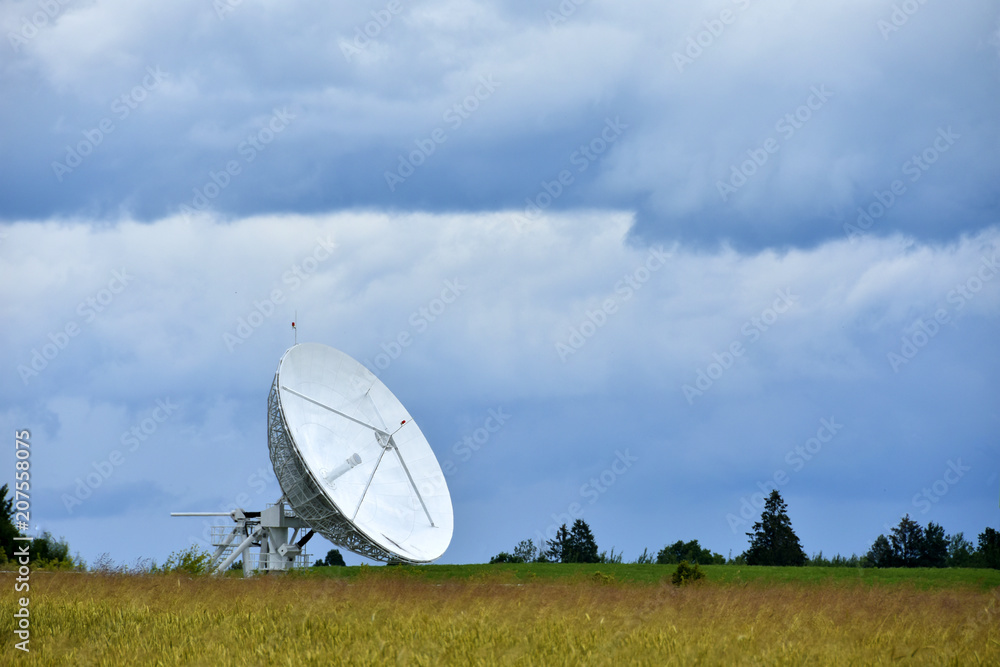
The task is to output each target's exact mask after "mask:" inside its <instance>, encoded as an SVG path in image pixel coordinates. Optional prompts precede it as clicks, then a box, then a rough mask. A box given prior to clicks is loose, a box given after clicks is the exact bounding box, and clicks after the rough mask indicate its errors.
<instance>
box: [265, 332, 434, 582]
mask: <svg viewBox="0 0 1000 667" xmlns="http://www.w3.org/2000/svg"><path fill="white" fill-rule="evenodd" d="M268 449H269V450H270V454H271V463H272V464H273V466H274V472H275V474H276V475H277V477H278V482H279V483H280V484H281V489H282V491H284V493H285V498H286V499H287V500H288V503H289V504H290V505H291V507H292V509H293V510H294V511H295V513H296V514H297V515H298V516H299V517H301V518H302V519H303V520H305V521H306V523H308V524H309V525H310V527H312V528H313V529H314V530H315V531H316V532H318V533H319V534H321V535H323V536H324V537H326V538H327V539H328V540H330V541H331V542H333V543H334V544H338V545H341V546H343V547H345V548H347V549H350V550H351V551H354V552H356V553H359V554H361V555H363V556H368V557H369V558H374V559H377V560H388V561H402V562H409V563H428V562H430V561H433V560H435V559H437V558H440V557H441V555H442V554H444V552H445V549H447V548H448V545H449V544H450V543H451V536H452V531H453V529H454V515H453V512H452V506H451V495H450V494H449V493H448V485H447V484H446V483H445V479H444V474H443V473H442V471H441V466H440V465H438V461H437V458H436V457H435V456H434V452H433V451H432V450H431V446H430V444H429V443H428V442H427V439H426V438H425V437H424V435H423V433H421V432H420V428H419V427H418V426H417V424H416V422H414V421H413V419H412V418H411V417H410V415H409V413H408V412H407V411H406V409H405V408H404V407H403V405H402V404H401V403H400V402H399V400H398V399H397V398H396V397H395V396H393V394H392V392H391V391H389V389H388V388H387V387H386V386H385V385H384V384H382V382H381V381H380V380H379V379H378V378H377V377H375V375H374V374H373V373H372V372H371V371H369V370H368V369H367V368H365V367H364V366H362V365H361V364H360V363H358V362H357V361H355V360H354V359H352V358H351V357H350V356H348V355H346V354H344V353H343V352H341V351H339V350H335V349H333V348H332V347H328V346H326V345H320V344H318V343H303V344H301V345H295V346H294V347H291V348H289V350H288V351H287V352H285V354H284V356H283V357H282V358H281V361H280V362H278V370H277V372H276V373H275V376H274V384H273V385H272V387H271V394H270V397H269V398H268ZM359 459H360V462H358V460H359Z"/></svg>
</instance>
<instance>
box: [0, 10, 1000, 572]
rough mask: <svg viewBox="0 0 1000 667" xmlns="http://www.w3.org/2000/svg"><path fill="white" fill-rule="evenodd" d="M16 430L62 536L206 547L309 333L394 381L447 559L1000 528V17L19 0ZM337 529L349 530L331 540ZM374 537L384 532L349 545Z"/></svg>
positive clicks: (0, 292) (13, 328)
mask: <svg viewBox="0 0 1000 667" xmlns="http://www.w3.org/2000/svg"><path fill="white" fill-rule="evenodd" d="M0 26H2V28H3V37H4V39H3V43H2V44H0V86H2V90H3V95H2V96H0V128H2V129H0V184H2V185H0V265H2V267H3V269H2V270H3V280H2V281H0V309H2V310H0V312H2V316H3V322H4V324H3V326H2V328H0V336H2V338H0V344H2V347H3V349H4V350H5V353H4V354H3V355H2V357H0V373H2V374H3V377H4V378H5V379H4V381H3V383H2V385H0V387H2V403H0V423H2V424H3V426H4V429H5V431H6V433H8V438H9V441H8V442H9V449H8V450H7V451H8V452H9V453H8V455H7V457H6V458H5V460H6V461H7V464H6V470H4V471H0V480H2V481H3V482H13V481H14V474H15V464H16V459H15V454H14V450H15V442H14V440H15V438H14V437H12V434H13V433H14V432H15V431H21V430H29V431H30V433H31V437H30V442H31V458H30V471H31V524H32V527H31V531H32V532H34V531H43V530H48V531H50V532H51V533H52V534H53V535H55V536H57V537H63V538H65V539H66V540H67V541H68V542H69V544H70V548H71V550H72V551H73V552H74V553H76V552H79V554H80V556H81V557H82V558H83V559H84V560H86V561H87V562H90V563H93V562H94V561H95V560H96V559H97V558H98V557H99V556H100V555H101V554H104V553H107V554H109V555H110V557H111V558H112V559H113V560H115V561H116V562H133V561H135V559H138V558H153V559H154V560H156V561H157V562H160V563H162V562H163V561H164V560H165V559H166V557H167V556H168V555H169V554H170V553H172V552H174V551H177V550H180V549H184V548H186V547H187V546H188V545H189V544H191V543H195V544H199V545H202V546H205V542H204V540H205V536H206V526H207V525H208V524H210V523H211V521H208V522H206V521H203V520H201V519H192V518H171V517H170V516H169V513H170V512H171V511H224V510H228V509H230V508H231V507H235V506H241V507H244V508H247V509H261V508H263V506H264V505H265V504H267V503H272V502H274V501H275V500H277V499H278V498H279V497H280V495H281V491H280V488H279V486H278V483H277V480H276V478H275V477H274V474H273V472H272V470H271V465H270V460H269V458H268V453H267V439H266V404H267V395H268V391H269V389H270V384H271V381H272V379H273V374H274V372H275V369H276V368H277V363H278V360H279V359H280V358H281V356H282V354H283V353H284V351H285V350H286V349H287V348H288V347H290V346H291V345H292V344H293V342H294V340H295V339H294V337H293V336H294V333H293V331H292V328H291V322H292V320H293V319H296V318H297V320H296V321H297V324H298V340H299V341H300V342H305V341H313V342H319V343H323V344H326V345H330V346H332V347H335V348H337V349H340V350H343V351H344V352H346V353H348V354H349V355H351V356H353V357H354V358H356V359H357V360H359V361H360V362H362V363H363V364H365V365H366V366H368V367H369V368H370V369H371V370H372V371H373V372H375V373H376V374H377V375H378V376H379V378H380V379H382V381H383V382H385V383H386V385H387V386H388V387H389V388H390V389H391V390H392V391H393V392H394V393H395V395H396V396H397V397H398V398H399V399H400V400H401V401H402V402H403V404H404V405H406V406H407V408H408V409H409V410H410V412H411V414H412V416H413V417H414V418H415V419H416V420H417V422H418V423H419V425H420V426H421V429H422V430H423V432H424V434H425V436H426V437H427V439H428V441H429V442H430V443H431V446H432V448H433V449H434V451H435V453H436V454H437V456H438V459H439V461H440V462H441V463H442V465H443V466H444V467H445V470H447V471H448V473H447V476H446V479H447V484H448V487H449V489H450V491H451V495H452V501H453V505H454V511H455V532H454V537H453V540H452V543H451V546H450V548H449V549H448V551H447V552H446V553H445V555H444V556H443V557H442V558H441V560H440V562H445V563H467V562H485V561H487V560H488V559H489V558H490V557H491V556H493V555H495V554H496V553H498V552H500V551H510V550H512V549H513V547H514V546H515V545H516V544H517V543H518V542H519V541H520V540H522V539H527V538H531V539H533V540H535V542H536V543H537V542H538V540H539V539H540V538H546V537H551V536H552V535H553V534H554V532H555V529H556V528H557V527H558V526H559V525H560V524H562V523H571V522H572V521H573V520H574V519H576V518H583V519H584V520H586V521H587V522H588V524H589V525H590V526H591V529H592V530H593V532H594V535H595V538H596V540H597V542H598V545H599V547H600V548H601V549H602V550H609V551H610V550H611V549H612V548H614V549H615V552H616V553H619V552H621V553H623V554H624V558H625V560H626V561H628V560H633V559H635V558H636V557H637V556H638V555H639V554H640V553H642V551H643V549H649V550H650V551H652V552H654V553H655V552H656V551H657V550H659V549H660V548H662V547H663V546H664V545H666V544H668V543H673V542H675V541H677V540H684V541H688V540H691V539H698V540H699V541H700V542H701V544H702V545H703V546H705V547H707V548H710V549H712V550H713V551H717V552H720V553H722V554H723V555H733V556H735V555H737V554H739V553H741V552H742V551H744V550H745V549H746V547H747V544H748V539H747V536H746V533H747V532H748V531H750V530H751V527H752V524H753V522H754V521H756V520H757V519H758V518H759V516H760V511H761V508H762V505H763V497H764V496H765V495H766V494H767V493H769V492H770V490H771V489H773V488H777V489H778V490H779V491H780V493H781V494H782V497H783V499H784V500H785V502H786V503H787V504H788V512H789V516H790V517H791V520H792V525H793V528H794V529H795V531H796V533H797V534H798V536H799V538H800V539H801V542H802V545H803V547H804V549H805V550H806V552H807V553H809V554H815V553H817V552H820V551H822V552H823V553H824V554H825V555H828V556H829V555H832V554H835V553H841V554H844V555H850V554H851V553H857V554H863V553H864V552H865V551H866V550H867V549H868V547H869V546H870V544H871V543H872V541H873V540H874V539H875V538H876V537H877V536H878V535H879V534H880V533H887V532H888V531H889V530H890V529H891V527H892V526H894V525H896V524H897V523H898V522H899V520H900V518H901V517H902V516H903V515H904V514H909V515H910V516H911V518H914V519H916V520H917V521H918V522H920V523H921V524H922V525H926V524H927V523H928V522H931V521H933V522H935V523H939V524H941V525H942V526H944V528H945V530H946V532H948V533H949V534H955V533H959V532H963V533H964V535H965V537H966V538H967V539H971V540H973V541H975V538H976V535H978V534H979V533H980V532H982V531H983V529H984V528H985V527H987V526H993V527H998V526H1000V508H998V501H1000V465H998V462H1000V457H998V454H1000V447H998V442H997V437H996V433H997V431H998V426H1000V417H998V414H1000V411H998V410H997V407H998V406H997V399H998V395H1000V391H998V390H1000V380H998V378H1000V350H998V347H997V345H996V339H997V333H998V323H1000V289H998V288H1000V277H998V274H1000V263H998V262H1000V257H998V255H1000V247H998V246H1000V188H998V186H997V184H998V177H1000V150H998V147H1000V7H998V6H997V5H996V4H995V3H991V2H984V1H974V0H970V1H968V2H962V3H959V4H957V5H956V4H946V3H942V2H936V1H934V0H931V1H928V2H918V1H917V0H905V1H903V2H898V1H897V2H889V1H887V0H878V1H876V2H871V1H865V2H861V1H859V0H846V1H845V2H840V3H836V4H833V5H823V6H816V5H815V4H812V3H805V2H798V1H797V0H769V1H768V0H715V1H712V2H702V1H694V2H689V3H683V4H682V5H673V4H665V3H654V2H649V1H648V0H625V1H616V2H610V1H608V2H602V1H599V0H563V2H561V3H559V2H555V1H552V2H543V3H529V2H522V1H519V0H511V1H509V2H499V1H498V2H481V1H479V2H473V1H465V0H444V1H426V2H424V1H414V2H408V1H406V0H389V1H387V2H381V1H375V2H362V3H333V4H331V3H322V2H316V1H308V0H307V1H305V2H299V3H287V2H285V3H279V2H273V1H271V0H213V2H194V1H191V0H178V1H176V2H172V3H167V4H164V3H152V2H146V1H138V2H137V1H135V0H131V1H129V2H125V1H124V0H89V1H88V0H65V1H63V0H23V1H6V2H2V3H0ZM329 548H332V547H331V545H330V544H329V543H327V542H325V540H322V539H320V538H317V539H315V540H313V542H312V543H310V551H311V552H312V553H313V554H314V555H316V556H323V555H325V553H326V550H327V549H329ZM346 556H347V561H348V563H360V562H364V559H363V558H361V557H359V556H355V555H351V554H346Z"/></svg>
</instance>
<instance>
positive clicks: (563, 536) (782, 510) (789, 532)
mask: <svg viewBox="0 0 1000 667" xmlns="http://www.w3.org/2000/svg"><path fill="white" fill-rule="evenodd" d="M747 537H748V538H749V545H748V547H747V549H746V551H744V552H743V553H741V554H739V555H738V556H736V557H735V558H733V557H731V556H730V557H729V558H726V557H725V556H723V555H722V554H719V553H715V552H712V551H711V550H709V549H705V548H703V547H702V546H701V545H700V544H699V543H698V540H691V541H689V542H684V541H683V540H678V541H677V542H674V543H673V544H670V545H667V546H665V547H663V548H662V549H660V551H659V552H657V554H656V556H655V558H654V557H653V555H652V554H650V553H649V551H648V550H647V549H644V550H643V552H642V554H641V555H640V556H639V557H638V558H637V559H636V560H634V561H631V562H632V563H638V564H643V563H658V564H663V565H669V564H677V563H681V562H687V563H691V564H701V565H725V564H733V565H812V566H832V567H882V568H884V567H982V568H994V569H1000V531H997V530H995V529H993V528H986V529H985V530H984V531H983V532H982V533H981V534H980V535H979V537H978V544H973V543H972V542H970V541H969V540H967V539H966V538H965V536H964V535H963V533H956V534H954V535H946V534H945V531H944V528H942V527H941V526H940V525H939V524H936V523H934V522H933V521H932V522H930V523H928V524H927V526H926V527H922V526H921V525H920V524H919V523H918V522H916V521H914V520H913V519H911V518H910V516H909V514H907V515H906V516H904V517H903V518H902V519H901V520H900V522H899V525H898V526H896V527H895V528H893V529H892V531H890V534H889V536H888V537H887V536H885V535H879V536H878V537H877V538H876V539H875V541H874V543H873V544H872V546H871V548H870V549H869V550H868V552H867V553H865V554H864V555H863V556H857V555H855V554H852V555H851V556H850V557H844V556H841V555H839V554H838V555H836V556H834V557H833V558H824V557H823V552H819V553H818V554H816V555H814V556H813V557H812V558H810V557H808V556H806V553H805V551H804V550H803V548H802V545H801V543H800V542H799V538H798V536H797V535H796V534H795V531H794V529H793V528H792V522H791V519H790V518H789V517H788V506H787V504H786V503H785V501H784V500H782V498H781V494H780V493H778V491H777V490H773V491H771V494H770V496H768V498H767V500H766V501H765V503H764V509H763V511H762V512H761V517H760V521H757V522H756V523H754V524H753V529H752V531H751V532H749V533H747ZM621 562H622V554H620V553H619V554H615V551H614V549H612V550H611V553H610V554H609V553H608V552H606V551H599V549H598V546H597V541H596V539H595V538H594V534H593V532H592V531H591V529H590V526H589V525H588V524H587V522H586V521H584V520H583V519H577V520H576V521H574V522H573V525H572V527H569V528H568V527H567V526H566V524H563V525H562V526H560V528H559V530H558V531H557V532H556V535H555V538H553V539H552V540H549V541H545V540H542V541H541V544H538V545H536V544H535V543H534V542H533V541H532V540H530V539H527V540H521V542H519V543H518V545H517V546H516V547H514V549H513V550H512V551H511V552H506V551H501V552H500V553H498V554H497V555H496V556H494V557H493V558H491V559H490V563H621Z"/></svg>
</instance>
